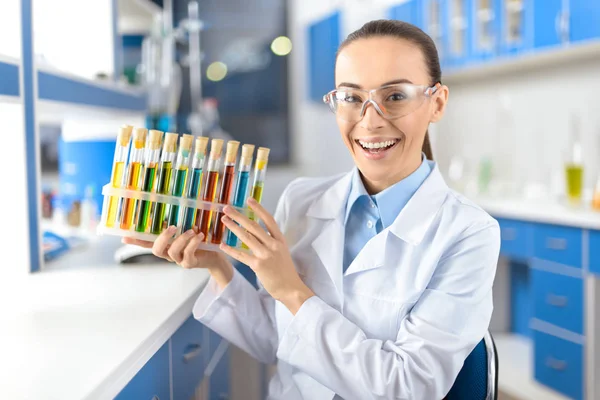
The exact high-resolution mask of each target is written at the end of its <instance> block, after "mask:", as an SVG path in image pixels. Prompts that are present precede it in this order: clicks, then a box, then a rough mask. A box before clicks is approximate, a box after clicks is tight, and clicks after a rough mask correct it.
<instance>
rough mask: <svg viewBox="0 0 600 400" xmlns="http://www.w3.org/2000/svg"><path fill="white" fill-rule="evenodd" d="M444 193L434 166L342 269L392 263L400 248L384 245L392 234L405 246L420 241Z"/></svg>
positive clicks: (442, 182) (362, 268)
mask: <svg viewBox="0 0 600 400" xmlns="http://www.w3.org/2000/svg"><path fill="white" fill-rule="evenodd" d="M447 195H448V186H447V185H446V183H445V182H444V179H443V177H442V175H441V173H440V171H439V169H438V167H437V165H436V166H435V167H434V168H433V169H432V171H431V173H430V174H429V176H428V177H427V179H425V181H424V182H423V184H422V185H421V187H419V189H418V190H417V191H416V192H415V194H414V195H413V197H412V198H411V199H410V200H409V201H408V203H407V204H406V206H405V207H404V208H403V209H402V211H401V212H400V214H398V216H397V217H396V219H395V220H394V222H393V223H392V225H390V226H389V227H388V229H385V230H383V231H382V232H380V233H379V234H378V235H377V236H375V237H374V238H372V239H371V240H369V241H368V242H367V244H366V245H365V247H363V249H362V250H361V251H360V252H359V253H358V255H357V256H356V258H355V259H354V261H353V262H352V264H350V266H349V267H348V269H347V270H346V275H349V274H353V273H356V272H359V271H367V270H370V269H373V268H379V267H382V266H384V265H393V263H394V262H395V260H397V259H398V251H399V250H400V251H401V249H399V248H398V246H393V245H387V244H388V243H389V242H390V241H392V240H393V238H394V236H396V237H398V238H400V239H401V240H402V241H404V242H406V243H407V244H408V245H409V246H416V245H418V244H419V243H421V241H422V240H423V237H424V236H425V234H426V233H427V230H428V229H429V227H430V226H431V224H432V223H433V221H434V219H435V217H436V215H437V213H438V211H439V210H440V208H441V207H442V204H443V202H444V200H445V199H446V196H447Z"/></svg>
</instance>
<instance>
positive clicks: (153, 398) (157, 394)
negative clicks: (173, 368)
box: [115, 342, 171, 400]
mask: <svg viewBox="0 0 600 400" xmlns="http://www.w3.org/2000/svg"><path fill="white" fill-rule="evenodd" d="M170 398H171V391H170V371H169V342H167V343H165V344H164V345H163V346H162V347H161V348H160V349H159V350H158V351H157V352H156V353H155V354H154V356H152V358H151V359H150V361H148V362H147V363H146V365H144V366H143V367H142V369H141V370H140V371H139V372H138V373H137V375H136V376H135V377H134V378H133V379H132V380H131V381H130V382H129V383H128V384H127V386H126V387H125V388H124V389H123V390H122V391H121V392H120V393H119V394H118V395H117V397H115V400H169V399H170Z"/></svg>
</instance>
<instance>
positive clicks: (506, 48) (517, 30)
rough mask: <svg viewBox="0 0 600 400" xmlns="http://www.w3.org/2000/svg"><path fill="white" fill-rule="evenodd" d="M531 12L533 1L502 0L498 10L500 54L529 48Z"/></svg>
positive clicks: (531, 34)
mask: <svg viewBox="0 0 600 400" xmlns="http://www.w3.org/2000/svg"><path fill="white" fill-rule="evenodd" d="M536 1H539V0H536ZM542 1H543V0H542ZM533 13H534V1H532V0H502V7H501V10H500V52H501V53H502V54H505V55H507V54H508V55H510V54H516V53H520V52H523V51H526V50H528V49H531V47H532V46H533V23H532V22H533V18H532V16H533V15H534V14H533Z"/></svg>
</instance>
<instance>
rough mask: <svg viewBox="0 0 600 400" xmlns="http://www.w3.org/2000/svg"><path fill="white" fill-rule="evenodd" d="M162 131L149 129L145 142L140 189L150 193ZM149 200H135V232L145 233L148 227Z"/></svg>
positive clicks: (152, 186)
mask: <svg viewBox="0 0 600 400" xmlns="http://www.w3.org/2000/svg"><path fill="white" fill-rule="evenodd" d="M162 136H163V133H162V132H161V131H157V130H154V129H153V130H151V131H150V134H149V138H148V143H147V144H146V153H145V155H144V172H143V174H144V179H143V181H142V191H143V192H147V193H151V192H153V191H154V185H155V183H156V170H157V169H158V161H159V159H160V145H161V143H162ZM151 204H152V203H151V202H150V201H148V200H140V201H138V202H137V211H136V213H135V215H136V223H135V230H136V232H140V233H145V232H146V230H147V229H148V222H149V221H150V208H151Z"/></svg>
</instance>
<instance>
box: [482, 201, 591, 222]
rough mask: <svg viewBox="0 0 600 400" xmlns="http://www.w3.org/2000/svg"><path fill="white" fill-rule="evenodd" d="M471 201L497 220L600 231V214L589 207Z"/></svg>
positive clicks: (537, 202) (531, 202) (554, 203)
mask: <svg viewBox="0 0 600 400" xmlns="http://www.w3.org/2000/svg"><path fill="white" fill-rule="evenodd" d="M471 200H473V201H474V202H475V203H476V204H478V205H479V206H480V207H482V208H483V209H484V210H486V211H487V212H488V213H489V214H491V215H492V216H494V217H496V218H509V219H517V220H523V221H532V222H541V223H548V224H557V225H567V226H574V227H578V228H584V229H599V230H600V212H598V211H594V210H591V209H590V208H587V207H581V208H574V207H569V206H567V205H563V204H560V203H558V202H552V201H540V200H526V199H510V198H509V199H496V198H486V197H479V198H477V197H476V198H472V199H471Z"/></svg>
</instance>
